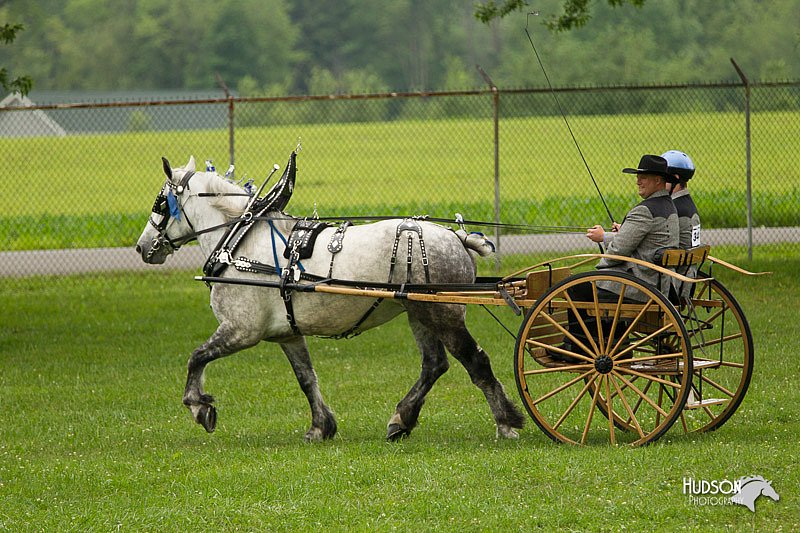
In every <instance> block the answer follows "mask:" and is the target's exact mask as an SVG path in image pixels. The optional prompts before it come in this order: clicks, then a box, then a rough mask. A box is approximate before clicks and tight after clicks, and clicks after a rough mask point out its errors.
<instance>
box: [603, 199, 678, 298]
mask: <svg viewBox="0 0 800 533" xmlns="http://www.w3.org/2000/svg"><path fill="white" fill-rule="evenodd" d="M679 243H680V239H679V229H678V212H677V210H676V209H675V204H673V203H672V198H670V196H669V193H668V192H667V191H666V190H661V191H656V192H654V193H653V194H651V195H650V196H648V197H647V198H645V199H644V200H643V201H642V202H641V203H639V204H638V205H636V206H635V207H634V208H633V209H631V210H630V211H628V214H627V215H625V219H624V220H623V221H622V225H621V226H620V228H619V231H617V232H615V233H612V234H611V235H610V238H609V240H608V241H607V244H606V253H608V254H611V255H624V256H628V257H633V258H635V259H641V260H642V261H648V262H650V263H652V262H653V260H654V258H655V253H656V251H657V250H658V249H659V248H675V247H677V246H678V244H679ZM596 268H597V269H600V270H603V269H611V270H621V271H625V272H629V273H631V274H633V275H634V276H636V277H637V278H639V279H641V280H642V281H645V282H647V283H649V284H650V285H652V286H653V287H657V288H658V289H659V290H661V292H663V293H664V294H665V295H667V294H669V285H670V279H668V278H669V276H660V277H661V280H660V284H659V274H658V273H657V272H655V271H654V270H652V269H649V268H647V267H643V266H640V265H637V264H635V263H630V262H627V261H616V260H610V259H605V258H604V259H601V260H600V261H599V262H598V263H597V266H596ZM597 286H598V287H600V288H602V289H606V290H609V291H611V292H614V293H616V294H619V292H620V288H619V284H617V283H614V282H612V281H599V282H597ZM625 296H626V297H630V298H633V299H635V300H640V301H644V300H646V298H645V296H644V295H643V294H641V293H639V292H638V291H637V292H636V293H635V294H632V293H631V292H630V291H626V293H625Z"/></svg>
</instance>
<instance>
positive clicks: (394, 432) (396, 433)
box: [386, 424, 411, 442]
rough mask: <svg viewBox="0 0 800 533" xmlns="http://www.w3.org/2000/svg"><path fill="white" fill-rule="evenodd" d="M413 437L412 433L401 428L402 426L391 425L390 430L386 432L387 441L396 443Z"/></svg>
mask: <svg viewBox="0 0 800 533" xmlns="http://www.w3.org/2000/svg"><path fill="white" fill-rule="evenodd" d="M409 435H411V431H409V430H408V429H406V428H404V427H402V426H400V424H389V429H388V431H387V432H386V440H389V441H392V442H396V441H398V440H400V439H404V438H405V437H408V436H409Z"/></svg>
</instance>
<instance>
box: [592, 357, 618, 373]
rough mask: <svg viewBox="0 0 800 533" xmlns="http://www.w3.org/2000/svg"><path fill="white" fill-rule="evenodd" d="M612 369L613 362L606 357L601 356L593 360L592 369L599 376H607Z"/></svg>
mask: <svg viewBox="0 0 800 533" xmlns="http://www.w3.org/2000/svg"><path fill="white" fill-rule="evenodd" d="M612 368H614V361H613V360H612V359H611V358H610V357H609V356H607V355H601V356H600V357H598V358H597V359H595V360H594V369H595V370H597V371H598V372H600V373H601V374H608V373H609V372H611V369H612Z"/></svg>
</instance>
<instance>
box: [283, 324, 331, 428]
mask: <svg viewBox="0 0 800 533" xmlns="http://www.w3.org/2000/svg"><path fill="white" fill-rule="evenodd" d="M280 345H281V348H282V349H283V353H285V354H286V357H287V358H288V359H289V363H290V364H291V365H292V370H294V375H295V376H296V377H297V382H298V383H299V384H300V388H301V389H302V390H303V393H304V394H305V395H306V398H308V405H309V406H310V407H311V427H310V428H309V429H308V431H307V432H306V434H305V440H306V441H308V442H312V441H320V440H324V439H332V438H333V436H334V435H336V418H335V417H334V416H333V412H332V411H331V410H330V408H329V407H328V406H327V405H326V404H325V400H324V399H323V398H322V393H321V392H320V390H319V385H318V383H317V373H316V372H314V367H313V366H312V365H311V356H310V355H309V353H308V345H307V344H306V339H305V337H294V338H293V339H291V340H288V341H284V342H281V343H280Z"/></svg>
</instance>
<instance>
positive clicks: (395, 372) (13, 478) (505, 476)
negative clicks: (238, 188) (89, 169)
mask: <svg viewBox="0 0 800 533" xmlns="http://www.w3.org/2000/svg"><path fill="white" fill-rule="evenodd" d="M714 255H716V256H719V257H722V258H725V259H727V260H731V261H733V262H735V263H737V264H741V265H742V266H746V267H748V268H750V269H753V270H771V271H774V272H775V273H774V274H773V275H772V276H770V277H761V278H746V277H741V276H737V275H734V274H732V273H729V272H725V271H722V270H720V271H719V272H717V274H718V275H719V277H720V279H721V280H722V281H723V282H724V283H725V284H726V285H727V286H728V287H729V288H730V289H731V290H732V291H733V293H734V294H735V295H736V296H737V298H738V299H739V300H740V302H741V304H742V306H743V307H744V309H745V311H746V313H747V315H748V318H749V320H750V324H751V327H752V330H753V332H754V336H755V343H756V364H755V372H754V376H753V380H752V383H751V386H750V390H749V393H748V395H747V397H746V399H745V401H744V404H743V405H742V406H741V407H740V409H739V411H738V412H737V413H736V414H735V415H734V417H733V418H732V419H731V420H730V421H729V422H728V423H727V424H726V425H725V426H723V427H722V428H721V429H720V430H718V431H717V432H714V433H711V434H702V435H688V436H687V435H683V434H681V432H680V431H678V430H677V428H673V430H672V431H671V432H670V433H668V434H667V436H666V437H664V438H662V439H660V440H659V441H658V442H656V443H655V444H654V445H652V446H649V447H645V448H628V447H618V448H617V447H612V446H609V445H601V446H596V445H595V446H590V447H584V448H579V447H573V446H565V445H557V444H555V443H553V442H551V441H550V439H548V438H547V437H546V436H545V435H544V434H543V433H541V432H539V430H538V429H537V428H536V427H535V425H534V424H533V423H532V422H531V421H528V424H527V425H526V427H525V429H523V430H522V432H521V435H520V438H519V440H516V441H496V440H495V439H494V425H493V422H492V419H491V415H490V413H489V410H488V407H487V406H486V403H485V400H484V399H483V397H482V395H481V394H480V392H479V391H478V389H477V388H475V387H474V386H473V385H472V384H471V383H470V381H469V378H468V377H467V375H466V372H465V371H464V370H463V368H461V367H460V365H458V364H457V363H456V362H455V361H453V366H452V367H451V369H450V371H449V372H448V373H447V374H445V375H444V376H443V377H442V378H441V379H440V380H439V382H438V383H437V385H436V386H435V387H434V389H433V390H432V392H431V393H430V395H429V397H428V401H427V403H426V405H425V407H424V409H423V411H422V415H421V418H420V426H419V427H418V428H417V429H416V430H415V431H414V433H413V434H412V435H411V437H410V438H409V439H406V440H404V441H402V442H399V443H387V442H385V441H384V434H385V427H386V422H387V420H388V417H389V416H390V414H391V413H392V411H393V409H394V405H395V404H396V402H397V401H399V399H400V398H401V397H402V396H403V395H404V394H405V392H406V391H407V390H408V388H409V387H410V386H411V385H412V383H413V382H414V381H415V379H416V377H417V374H418V372H419V355H418V353H417V351H416V348H415V346H414V342H413V339H412V337H411V335H410V332H409V330H408V326H407V324H406V323H405V321H404V319H402V318H400V319H398V320H396V321H395V322H393V323H391V324H389V325H386V326H384V327H383V328H381V329H378V330H373V331H369V332H366V333H365V334H363V335H361V336H360V337H357V338H355V339H352V340H349V341H330V340H319V339H311V340H310V345H311V349H312V355H313V357H314V362H315V365H316V369H317V373H318V375H319V379H320V384H321V387H322V391H323V394H324V395H325V397H326V400H327V401H328V403H329V404H330V405H331V407H332V408H333V409H334V410H335V412H336V413H337V418H338V422H339V433H338V434H337V436H336V438H335V439H334V440H333V441H330V442H325V443H322V444H314V445H308V444H304V443H303V441H302V436H303V433H304V432H305V430H306V429H307V427H308V424H309V422H310V416H309V412H308V407H307V404H306V401H305V398H304V396H303V395H302V393H301V392H300V389H299V387H298V385H297V383H296V382H295V379H294V377H293V374H292V372H291V369H290V368H289V364H288V362H287V361H286V360H285V358H284V357H283V355H282V354H281V353H280V350H279V348H278V347H277V346H274V345H261V346H259V347H256V348H253V349H251V350H248V351H246V352H243V353H240V354H238V355H236V356H233V357H231V358H229V359H226V360H221V361H218V362H216V363H214V364H212V365H211V366H210V367H209V370H208V372H207V377H208V379H207V382H206V386H207V389H208V390H209V392H211V393H213V394H215V395H216V396H217V401H218V408H219V426H218V429H217V431H216V433H214V434H212V435H208V434H206V433H205V432H204V431H203V430H202V428H200V427H199V426H197V425H195V424H194V423H193V422H192V421H191V420H190V416H189V414H188V412H187V411H186V409H185V408H184V407H183V406H182V405H181V395H182V392H183V384H184V380H185V365H186V360H187V358H188V356H189V354H190V352H191V351H192V349H194V348H195V347H196V346H197V345H199V344H200V343H201V342H202V341H203V340H205V338H206V337H207V336H208V335H209V334H210V333H211V332H212V331H213V329H214V327H215V320H214V318H213V316H212V314H211V312H210V311H209V309H208V305H207V303H208V302H207V300H208V294H207V290H206V289H205V287H204V286H203V285H202V284H199V283H197V282H194V281H192V280H191V273H187V272H175V273H168V272H167V273H161V272H159V273H147V274H128V273H120V274H113V275H106V276H103V277H80V278H32V279H25V280H0V323H1V324H2V329H0V365H1V366H0V368H2V373H0V397H1V398H2V399H3V415H2V421H3V435H2V438H0V529H7V530H9V531H23V530H45V531H52V530H104V531H107V530H122V531H124V530H151V531H156V530H157V531H187V530H206V531H214V530H232V529H242V530H263V531H272V530H314V529H320V528H325V529H332V530H353V529H355V530H363V531H366V530H390V529H395V528H396V529H402V530H409V531H417V530H433V529H446V530H474V531H478V530H481V531H485V530H488V531H502V530H531V529H548V530H553V529H564V530H621V529H629V530H634V531H640V530H675V529H689V530H702V531H723V530H738V531H750V530H762V531H763V530H770V531H775V530H786V531H792V530H798V528H800V511H799V510H798V506H797V500H798V497H800V492H798V487H800V474H798V470H797V468H796V464H797V462H798V460H800V457H798V447H797V439H798V434H799V433H800V391H798V387H797V386H796V383H797V380H798V378H800V372H798V369H797V365H796V358H795V353H794V344H795V339H796V338H798V336H800V326H798V324H797V320H796V317H795V316H794V313H793V311H792V310H793V309H797V302H798V300H799V299H800V284H799V283H798V281H797V275H796V272H797V271H798V269H800V259H798V258H796V257H795V258H790V259H786V258H785V257H783V256H782V255H781V253H780V249H779V248H775V249H773V250H771V249H769V248H764V249H759V254H758V257H759V258H760V259H759V260H758V261H756V262H754V263H752V264H748V263H747V262H746V260H745V257H746V256H745V255H744V252H743V251H742V250H740V249H732V248H731V249H724V250H723V249H717V250H715V254H714ZM530 261H531V260H530V258H525V259H519V262H520V264H527V263H529V262H530ZM506 266H507V267H508V270H509V271H510V270H513V268H514V267H515V265H513V264H512V263H511V262H509V263H508V264H507V265H506ZM484 268H489V267H488V265H485V266H484ZM502 318H503V320H504V321H505V322H506V323H507V324H508V325H509V327H511V328H512V329H515V328H516V327H517V325H518V324H519V322H518V321H515V319H514V317H513V315H512V314H511V313H510V312H502ZM517 320H518V319H517ZM468 321H469V324H470V327H471V330H472V332H473V334H474V336H475V337H476V338H477V339H478V340H479V342H480V343H481V345H482V346H483V347H484V348H485V349H486V350H487V352H488V353H489V354H490V356H491V358H492V363H493V365H494V368H495V371H496V373H497V374H498V376H499V378H500V380H501V381H502V382H503V383H504V385H505V387H506V389H507V390H508V391H509V394H510V395H511V397H512V399H513V400H514V401H515V402H516V403H517V404H518V405H519V399H518V397H517V395H516V386H515V384H514V379H513V368H512V352H513V339H512V338H511V337H510V336H509V335H508V334H507V333H506V332H504V331H503V330H502V329H501V328H500V327H498V326H497V325H496V324H495V323H494V321H493V320H492V319H491V318H490V317H488V316H487V315H486V314H485V313H484V312H483V311H482V310H481V309H480V308H470V311H469V316H468ZM747 475H762V476H764V477H765V478H766V479H769V480H772V482H773V487H774V488H775V490H776V491H777V492H778V493H779V494H780V496H781V499H780V501H777V502H775V501H772V500H770V499H767V498H765V497H762V498H760V499H759V500H757V503H756V512H755V513H751V512H750V511H749V510H748V509H746V508H745V507H741V506H710V505H706V506H703V505H696V504H692V503H691V502H690V501H689V498H688V496H687V495H685V494H683V492H682V483H683V479H684V478H688V477H692V478H694V479H707V480H718V479H738V478H739V477H742V476H747Z"/></svg>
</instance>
